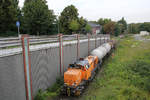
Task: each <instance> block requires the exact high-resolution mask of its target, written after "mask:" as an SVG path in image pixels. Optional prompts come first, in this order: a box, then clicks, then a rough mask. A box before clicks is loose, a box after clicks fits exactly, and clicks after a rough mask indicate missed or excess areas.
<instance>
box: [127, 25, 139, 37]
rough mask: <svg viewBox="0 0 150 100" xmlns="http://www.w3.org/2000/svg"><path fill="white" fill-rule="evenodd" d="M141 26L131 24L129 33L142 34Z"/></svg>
mask: <svg viewBox="0 0 150 100" xmlns="http://www.w3.org/2000/svg"><path fill="white" fill-rule="evenodd" d="M139 26H140V25H139V24H134V23H132V24H129V26H128V32H129V33H132V34H137V33H139V32H140V30H139Z"/></svg>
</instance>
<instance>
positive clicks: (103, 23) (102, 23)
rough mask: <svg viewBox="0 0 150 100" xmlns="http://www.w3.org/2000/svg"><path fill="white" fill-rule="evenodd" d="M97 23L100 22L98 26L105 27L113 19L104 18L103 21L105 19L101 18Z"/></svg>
mask: <svg viewBox="0 0 150 100" xmlns="http://www.w3.org/2000/svg"><path fill="white" fill-rule="evenodd" d="M97 22H98V24H100V25H102V26H104V25H105V24H107V23H109V22H111V19H107V18H104V19H103V18H100V19H99V20H98V21H97Z"/></svg>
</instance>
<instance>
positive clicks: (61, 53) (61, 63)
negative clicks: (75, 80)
mask: <svg viewBox="0 0 150 100" xmlns="http://www.w3.org/2000/svg"><path fill="white" fill-rule="evenodd" d="M58 38H59V56H60V68H59V71H60V76H62V73H64V63H63V35H62V34H59V35H58ZM62 67H63V72H62Z"/></svg>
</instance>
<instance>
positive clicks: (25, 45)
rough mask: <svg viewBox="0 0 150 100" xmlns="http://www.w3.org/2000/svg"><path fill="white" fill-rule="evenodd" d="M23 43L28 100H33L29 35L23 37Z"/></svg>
mask: <svg viewBox="0 0 150 100" xmlns="http://www.w3.org/2000/svg"><path fill="white" fill-rule="evenodd" d="M21 41H22V54H23V63H24V74H25V88H26V99H27V100H33V96H32V79H31V62H30V61H31V60H30V53H29V37H28V35H22V36H21Z"/></svg>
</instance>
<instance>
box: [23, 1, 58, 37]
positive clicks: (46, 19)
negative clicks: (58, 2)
mask: <svg viewBox="0 0 150 100" xmlns="http://www.w3.org/2000/svg"><path fill="white" fill-rule="evenodd" d="M55 18H56V17H55V15H54V14H53V11H52V10H49V9H48V5H47V4H46V1H45V0H32V1H30V2H27V3H25V4H24V7H23V22H22V23H23V27H24V32H26V33H29V34H32V35H35V34H37V35H44V34H49V33H50V31H51V30H52V29H51V28H52V26H53V23H54V20H55Z"/></svg>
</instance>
